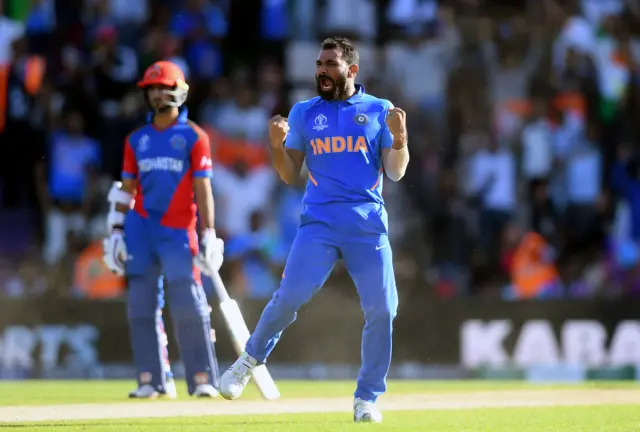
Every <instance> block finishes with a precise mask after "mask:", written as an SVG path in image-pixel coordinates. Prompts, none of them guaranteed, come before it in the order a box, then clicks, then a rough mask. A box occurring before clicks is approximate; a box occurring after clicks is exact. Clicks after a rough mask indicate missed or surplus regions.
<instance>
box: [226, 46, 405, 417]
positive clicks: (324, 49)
mask: <svg viewBox="0 0 640 432" xmlns="http://www.w3.org/2000/svg"><path fill="white" fill-rule="evenodd" d="M358 59H359V56H358V52H357V50H356V49H355V47H354V46H353V45H352V44H351V42H350V41H349V40H347V39H344V38H338V37H334V38H329V39H326V40H325V41H324V42H323V43H322V46H321V49H320V53H319V55H318V58H317V60H316V81H317V88H318V94H319V96H317V97H315V98H313V99H309V100H306V101H302V102H298V103H297V104H295V105H294V106H293V108H292V109H291V112H290V113H289V118H288V119H285V118H282V117H280V116H276V117H274V118H273V119H272V121H271V123H270V126H269V137H270V141H271V150H272V153H273V164H274V166H275V168H276V170H277V171H278V174H279V175H280V178H281V179H282V180H283V181H284V182H285V183H287V184H293V183H295V182H296V180H297V179H298V178H299V176H300V169H301V167H302V164H303V161H304V160H305V158H306V165H307V168H308V171H309V180H308V182H307V188H306V193H305V196H304V199H303V203H304V210H303V213H302V215H301V217H300V225H299V228H298V232H297V235H296V238H295V240H294V242H293V245H292V247H291V251H290V253H289V257H288V260H287V263H286V265H285V270H284V274H283V276H282V281H281V283H280V288H279V289H278V291H277V292H276V293H275V294H274V295H273V297H272V299H271V301H270V302H269V304H268V305H267V306H266V308H265V310H264V312H263V313H262V316H261V317H260V321H259V322H258V324H257V326H256V329H255V331H254V332H253V334H252V335H251V338H250V339H249V341H248V342H247V345H246V351H245V352H244V353H243V354H242V355H241V356H240V358H239V359H238V360H237V361H236V362H235V363H234V364H233V365H232V366H231V367H230V368H229V369H228V370H227V371H226V372H225V373H224V374H223V375H222V379H221V382H220V393H221V394H222V396H223V397H225V398H226V399H236V398H238V397H240V396H241V394H242V392H243V390H244V388H245V386H246V385H247V383H248V382H249V380H250V377H251V371H252V370H253V368H254V367H256V365H259V364H261V363H264V362H266V360H267V358H268V356H269V354H270V353H271V351H272V350H273V348H274V347H275V345H276V343H277V342H278V340H279V338H280V335H281V334H282V331H283V330H284V329H285V328H286V327H287V326H289V325H290V324H291V323H292V322H293V321H295V319H296V313H297V311H298V310H299V309H300V307H301V306H302V305H304V304H305V303H306V302H308V301H309V300H310V299H311V297H312V296H313V295H314V294H315V293H316V292H317V291H318V290H319V289H320V288H321V287H322V285H323V284H324V283H325V281H326V280H327V278H328V276H329V274H330V272H331V270H332V269H333V266H334V264H335V263H336V261H337V260H338V259H340V258H341V259H343V260H344V263H345V265H346V267H347V269H348V271H349V274H350V275H351V278H352V279H353V281H354V282H355V285H356V288H357V290H358V294H359V296H360V304H361V307H362V310H363V311H364V315H365V326H364V331H363V335H362V367H361V369H360V373H359V374H358V379H357V388H356V391H355V394H354V397H355V399H354V407H353V408H354V421H356V422H380V421H382V414H381V413H380V411H378V410H377V409H376V406H375V403H376V400H377V398H378V396H380V395H381V394H383V393H384V392H385V390H386V376H387V372H388V370H389V366H390V364H391V346H392V343H391V336H392V327H393V320H394V318H395V316H396V311H397V306H398V295H397V291H396V282H395V276H394V270H393V262H392V261H393V260H392V253H391V245H390V244H389V237H388V227H387V221H388V219H387V212H386V211H385V207H384V201H383V199H382V183H383V176H384V175H385V174H386V176H387V177H389V178H390V179H391V180H393V181H398V180H400V179H401V178H402V177H403V176H404V174H405V171H406V168H407V164H408V163H409V152H408V149H407V128H406V116H405V113H404V111H402V110H401V109H399V108H394V106H393V105H392V104H391V102H389V101H388V100H384V99H379V98H377V97H375V96H372V95H369V94H367V93H366V92H365V89H364V87H362V86H361V85H357V84H355V79H356V77H357V74H358Z"/></svg>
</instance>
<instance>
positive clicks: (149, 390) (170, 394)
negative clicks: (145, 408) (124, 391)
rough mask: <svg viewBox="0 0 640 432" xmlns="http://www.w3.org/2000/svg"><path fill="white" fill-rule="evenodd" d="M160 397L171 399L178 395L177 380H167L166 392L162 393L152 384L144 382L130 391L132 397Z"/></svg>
mask: <svg viewBox="0 0 640 432" xmlns="http://www.w3.org/2000/svg"><path fill="white" fill-rule="evenodd" d="M159 397H165V398H169V399H175V398H176V397H178V392H177V390H176V383H175V381H167V383H166V385H165V392H164V393H160V392H159V391H158V390H156V389H155V388H153V386H151V385H150V384H143V385H141V386H140V387H138V388H137V389H136V390H134V391H132V392H131V393H129V398H131V399H155V398H159Z"/></svg>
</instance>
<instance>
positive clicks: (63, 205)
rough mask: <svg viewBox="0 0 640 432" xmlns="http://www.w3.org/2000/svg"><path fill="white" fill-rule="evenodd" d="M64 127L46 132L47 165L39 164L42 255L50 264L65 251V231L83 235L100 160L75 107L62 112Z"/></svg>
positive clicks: (97, 149) (98, 152)
mask: <svg viewBox="0 0 640 432" xmlns="http://www.w3.org/2000/svg"><path fill="white" fill-rule="evenodd" d="M65 118H66V124H65V128H64V129H63V130H60V131H55V132H53V133H52V134H51V136H50V141H49V142H50V144H49V149H48V155H49V156H48V157H47V158H46V159H45V160H46V161H48V164H47V166H45V163H44V162H42V163H41V164H40V166H39V168H40V169H39V176H38V179H39V185H38V186H39V188H40V199H41V200H42V203H41V206H42V208H43V209H44V210H45V215H46V219H45V220H46V225H45V244H44V251H43V258H44V261H45V263H47V264H48V265H53V264H55V263H57V262H58V260H60V259H61V258H62V257H63V255H64V254H65V253H66V252H67V248H68V238H67V236H68V234H69V233H73V234H74V235H75V236H80V237H81V236H83V235H84V230H85V229H86V226H87V218H88V217H89V216H90V211H91V205H92V204H93V199H94V194H95V192H96V190H95V188H96V184H95V181H96V178H95V174H96V170H97V168H98V167H99V162H100V147H99V145H98V143H97V142H96V141H95V140H93V139H91V138H89V137H87V136H86V135H85V133H84V119H83V117H82V113H81V112H80V111H78V110H77V109H73V108H72V109H70V110H69V111H67V112H66V113H65Z"/></svg>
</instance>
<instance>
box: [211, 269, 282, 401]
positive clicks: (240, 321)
mask: <svg viewBox="0 0 640 432" xmlns="http://www.w3.org/2000/svg"><path fill="white" fill-rule="evenodd" d="M211 280H212V282H213V288H214V289H215V290H216V294H217V295H218V299H220V311H221V312H222V317H223V318H224V321H225V323H226V324H227V327H228V328H229V332H230V333H231V340H232V341H233V347H234V348H235V350H236V353H238V355H240V354H242V353H243V352H244V348H245V345H246V344H247V341H248V340H249V336H250V333H249V328H248V327H247V324H246V323H245V321H244V318H243V317H242V313H241V312H240V308H239V307H238V303H236V301H235V300H233V299H232V298H231V297H229V293H227V289H226V288H225V286H224V283H223V282H222V278H220V275H219V274H218V273H217V272H216V273H214V275H213V276H211ZM252 377H253V380H254V381H255V383H256V385H257V386H258V389H259V390H260V393H262V396H263V397H264V398H265V399H267V400H273V399H278V398H279V397H280V392H279V391H278V387H276V383H275V382H274V381H273V378H272V377H271V374H270V373H269V371H268V370H267V366H265V365H260V366H258V367H256V368H254V369H253V371H252Z"/></svg>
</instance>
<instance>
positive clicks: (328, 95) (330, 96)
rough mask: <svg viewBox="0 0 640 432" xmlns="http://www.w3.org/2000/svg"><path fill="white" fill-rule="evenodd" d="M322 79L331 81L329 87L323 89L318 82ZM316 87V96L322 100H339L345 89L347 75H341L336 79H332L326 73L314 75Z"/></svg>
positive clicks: (322, 80)
mask: <svg viewBox="0 0 640 432" xmlns="http://www.w3.org/2000/svg"><path fill="white" fill-rule="evenodd" d="M324 81H329V82H331V88H330V89H327V90H323V88H322V85H321V84H320V83H321V82H324ZM316 89H317V91H318V96H320V97H321V98H322V99H324V100H328V101H330V100H340V99H342V96H344V94H345V93H346V91H347V77H346V76H341V77H340V78H338V79H337V80H334V79H333V78H331V77H330V76H328V75H321V76H316Z"/></svg>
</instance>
